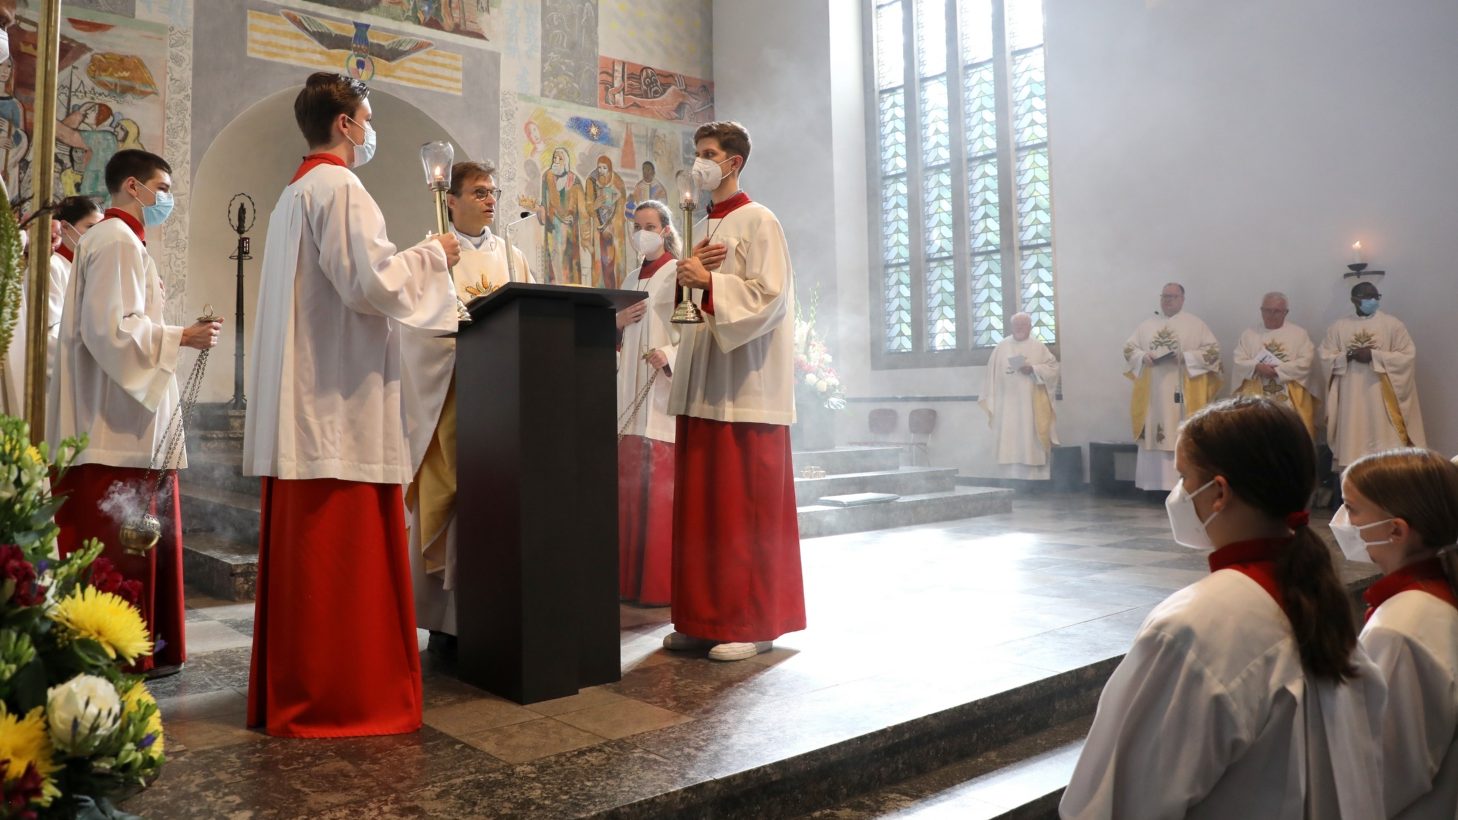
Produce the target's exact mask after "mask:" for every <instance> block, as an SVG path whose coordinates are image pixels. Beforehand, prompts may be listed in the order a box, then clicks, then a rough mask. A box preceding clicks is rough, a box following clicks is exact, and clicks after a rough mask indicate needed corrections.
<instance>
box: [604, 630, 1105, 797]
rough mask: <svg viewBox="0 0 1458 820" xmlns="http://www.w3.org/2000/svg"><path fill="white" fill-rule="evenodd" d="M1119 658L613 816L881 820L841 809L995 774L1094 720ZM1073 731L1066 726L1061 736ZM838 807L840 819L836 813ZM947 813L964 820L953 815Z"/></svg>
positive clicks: (833, 743) (753, 769)
mask: <svg viewBox="0 0 1458 820" xmlns="http://www.w3.org/2000/svg"><path fill="white" fill-rule="evenodd" d="M1118 661H1119V659H1118V658H1110V659H1108V660H1104V661H1099V662H1097V663H1092V664H1089V665H1087V666H1084V667H1081V668H1078V669H1074V670H1070V671H1068V672H1063V673H1059V674H1053V675H1050V676H1048V677H1045V678H1042V679H1039V680H1036V681H1032V682H1030V683H1026V684H1022V685H1014V686H1012V687H1010V688H1007V689H1005V690H1003V691H1000V692H997V693H995V694H988V695H986V696H985V697H980V698H976V699H973V700H969V701H966V702H962V703H949V704H948V705H947V706H946V707H945V708H940V709H935V710H933V711H931V712H929V713H928V714H925V715H923V716H921V717H915V718H911V719H909V720H901V721H898V722H895V723H894V724H893V725H890V726H886V727H883V728H881V729H877V730H873V731H870V732H866V733H864V734H860V735H856V736H853V737H844V738H840V739H838V740H833V741H831V742H829V743H828V744H827V745H822V746H820V747H819V748H814V749H812V750H810V751H806V752H803V753H800V754H796V755H792V756H790V757H787V758H784V759H781V760H776V761H774V762H770V763H765V764H762V765H759V766H752V767H750V768H748V769H744V770H741V771H737V772H735V773H733V774H729V775H726V776H723V777H716V778H711V779H709V780H707V781H706V782H702V783H697V784H694V785H692V786H689V787H687V788H684V789H680V790H678V791H673V792H667V793H665V794H662V795H658V796H657V797H653V798H649V799H647V800H643V801H639V802H637V803H635V804H633V805H630V806H623V807H620V808H619V809H617V810H615V811H614V812H613V813H612V815H613V816H615V817H634V818H639V817H785V816H796V814H797V813H798V816H810V817H817V818H819V817H824V818H832V817H833V818H842V817H876V816H882V815H884V814H887V813H889V812H888V811H886V810H885V809H886V808H894V807H884V808H882V809H881V810H872V811H865V812H862V813H858V812H857V811H855V810H853V809H851V810H845V809H846V806H847V804H848V803H849V802H853V801H854V800H855V799H856V798H857V797H860V796H869V795H874V794H876V793H877V792H879V791H881V790H885V789H891V788H894V787H895V785H896V784H901V783H908V782H909V781H914V780H915V779H916V778H919V777H921V776H923V775H925V774H927V773H929V772H936V771H938V770H940V769H943V768H945V767H947V766H948V765H949V764H951V763H953V762H955V761H965V760H970V759H977V758H983V759H984V763H983V766H984V768H986V769H996V768H998V767H999V765H1000V764H999V762H998V761H999V758H998V757H997V755H996V753H997V750H999V749H1005V748H1007V747H1009V746H1010V744H1015V743H1018V742H1024V745H1025V746H1026V747H1028V748H1032V747H1035V746H1036V745H1037V742H1036V740H1033V741H1029V740H1028V739H1029V738H1034V737H1035V736H1038V735H1040V734H1041V733H1045V732H1048V731H1049V730H1050V729H1053V728H1055V727H1061V726H1067V725H1069V724H1073V723H1075V722H1076V721H1079V720H1083V721H1087V720H1089V719H1091V717H1092V715H1093V712H1094V708H1095V706H1097V704H1098V697H1099V693H1100V692H1101V691H1102V689H1103V686H1104V683H1105V681H1107V680H1108V678H1109V675H1111V674H1113V671H1114V668H1115V667H1116V666H1117V665H1118ZM1075 731H1076V729H1075V728H1074V727H1069V728H1067V729H1066V730H1065V733H1066V734H1073V733H1074V732H1075ZM1021 749H1022V747H1019V751H1021ZM1025 756H1026V754H1025ZM959 774H960V773H959ZM1052 779H1057V778H1056V777H1055V778H1052ZM953 782H954V783H955V782H957V781H953ZM1065 782H1066V780H1065ZM848 798H849V800H848ZM824 807H834V808H831V809H829V810H827V811H826V813H821V814H806V813H807V812H819V811H821V810H822V809H823V808H824ZM838 810H840V811H841V813H836V812H837V811H838ZM947 816H949V817H962V816H963V815H960V814H957V813H955V812H954V813H952V814H949V815H947ZM1032 816H1041V815H1032Z"/></svg>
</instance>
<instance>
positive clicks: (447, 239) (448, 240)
mask: <svg viewBox="0 0 1458 820" xmlns="http://www.w3.org/2000/svg"><path fill="white" fill-rule="evenodd" d="M431 238H432V239H434V240H435V241H437V242H439V243H440V247H441V250H443V251H445V255H446V264H447V265H450V266H451V267H455V266H456V264H457V263H459V262H460V261H461V240H459V239H457V238H456V235H455V234H453V233H438V234H436V235H435V236H433V237H431Z"/></svg>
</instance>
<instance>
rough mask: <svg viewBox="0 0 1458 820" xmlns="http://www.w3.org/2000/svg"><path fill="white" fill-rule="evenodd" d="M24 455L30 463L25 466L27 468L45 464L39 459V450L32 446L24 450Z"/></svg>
mask: <svg viewBox="0 0 1458 820" xmlns="http://www.w3.org/2000/svg"><path fill="white" fill-rule="evenodd" d="M25 454H26V456H28V457H29V458H30V463H29V464H27V465H26V466H27V467H34V466H36V465H38V464H44V463H45V460H44V459H42V458H41V454H40V450H39V449H37V448H36V446H35V445H34V444H32V445H30V446H29V447H27V448H25Z"/></svg>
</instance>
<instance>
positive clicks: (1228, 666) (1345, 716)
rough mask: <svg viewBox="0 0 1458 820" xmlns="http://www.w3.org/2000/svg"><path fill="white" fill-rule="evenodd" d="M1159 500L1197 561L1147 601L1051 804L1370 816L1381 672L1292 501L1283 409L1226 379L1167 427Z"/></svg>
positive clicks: (1175, 813)
mask: <svg viewBox="0 0 1458 820" xmlns="http://www.w3.org/2000/svg"><path fill="white" fill-rule="evenodd" d="M1179 439H1180V444H1179V448H1178V450H1177V457H1176V471H1177V472H1178V474H1179V479H1178V481H1179V483H1178V484H1176V487H1175V489H1174V491H1173V492H1171V493H1170V495H1169V499H1168V500H1167V501H1166V504H1165V506H1166V511H1167V513H1168V515H1169V521H1170V529H1171V532H1172V535H1173V537H1174V540H1175V542H1176V543H1178V544H1180V545H1181V546H1184V547H1188V548H1190V549H1192V550H1198V551H1199V552H1200V553H1202V554H1203V556H1204V557H1205V558H1206V559H1207V562H1208V565H1209V568H1210V574H1209V575H1207V576H1205V577H1204V578H1202V579H1200V580H1198V581H1196V582H1195V583H1193V584H1191V585H1189V586H1187V587H1185V588H1184V589H1182V590H1180V591H1178V592H1176V593H1174V594H1173V595H1171V596H1169V597H1168V598H1166V599H1165V600H1164V601H1163V602H1161V603H1160V604H1158V605H1157V606H1155V607H1154V609H1153V610H1152V611H1151V612H1150V613H1149V615H1148V617H1146V618H1145V619H1144V623H1143V624H1142V625H1141V626H1140V627H1139V632H1138V634H1137V635H1135V637H1134V643H1133V646H1131V647H1130V648H1129V652H1128V654H1126V655H1125V656H1124V658H1123V659H1122V660H1121V661H1120V662H1119V666H1118V668H1117V669H1115V670H1114V674H1113V675H1112V676H1110V678H1109V680H1108V683H1107V684H1105V685H1104V690H1103V693H1102V694H1101V695H1100V696H1099V704H1098V709H1097V711H1096V712H1095V714H1094V720H1093V725H1092V726H1090V727H1089V733H1088V739H1087V741H1086V742H1085V743H1084V746H1083V749H1082V751H1081V752H1080V753H1079V758H1078V763H1077V764H1076V765H1075V766H1074V769H1073V775H1072V777H1071V778H1070V779H1069V782H1068V788H1067V789H1066V790H1065V791H1064V793H1063V798H1062V802H1061V803H1060V805H1059V812H1060V815H1061V816H1062V817H1064V818H1078V819H1079V820H1083V818H1088V819H1089V820H1094V819H1095V818H1097V819H1098V820H1110V819H1111V818H1117V820H1145V819H1146V818H1151V819H1152V818H1196V819H1197V820H1207V819H1208V820H1232V818H1233V820H1244V819H1245V818H1262V820H1310V819H1311V818H1358V817H1361V818H1380V817H1384V816H1385V815H1384V813H1383V811H1382V782H1381V759H1382V754H1381V750H1380V746H1379V744H1380V742H1381V736H1382V709H1383V704H1384V702H1385V700H1386V695H1387V691H1386V686H1385V685H1384V684H1383V681H1382V678H1381V675H1380V674H1378V672H1377V668H1376V667H1375V666H1374V665H1373V664H1372V661H1371V660H1370V659H1369V658H1368V657H1367V655H1366V653H1364V652H1363V651H1362V649H1361V648H1360V647H1359V646H1358V645H1357V626H1356V622H1355V618H1354V617H1353V613H1352V609H1351V604H1350V603H1349V601H1348V597H1347V591H1346V587H1345V586H1344V585H1343V584H1342V581H1341V579H1340V577H1339V576H1338V575H1337V571H1336V567H1335V564H1334V561H1333V558H1332V555H1331V550H1330V548H1329V547H1328V546H1327V545H1326V542H1325V541H1324V540H1323V539H1322V537H1321V536H1320V535H1318V534H1317V533H1316V532H1315V531H1313V530H1312V528H1311V526H1310V516H1309V514H1308V512H1307V511H1306V504H1307V500H1308V499H1309V498H1310V496H1311V492H1312V490H1313V489H1314V487H1315V484H1316V447H1315V444H1314V442H1312V440H1311V436H1310V435H1309V434H1308V433H1307V431H1306V426H1305V425H1304V424H1303V423H1302V421H1301V419H1300V417H1298V416H1297V415H1296V413H1295V412H1293V411H1292V410H1291V409H1290V408H1289V407H1286V406H1283V405H1279V404H1276V403H1275V402H1272V401H1269V400H1267V399H1253V398H1248V397H1243V396H1242V397H1236V398H1233V399H1229V400H1227V401H1223V402H1218V403H1215V404H1212V405H1210V406H1209V407H1207V408H1206V409H1205V410H1203V411H1201V412H1198V413H1196V414H1195V415H1193V416H1192V417H1191V418H1190V419H1189V420H1188V421H1187V422H1186V423H1185V425H1184V427H1183V428H1182V429H1181V431H1180V433H1179Z"/></svg>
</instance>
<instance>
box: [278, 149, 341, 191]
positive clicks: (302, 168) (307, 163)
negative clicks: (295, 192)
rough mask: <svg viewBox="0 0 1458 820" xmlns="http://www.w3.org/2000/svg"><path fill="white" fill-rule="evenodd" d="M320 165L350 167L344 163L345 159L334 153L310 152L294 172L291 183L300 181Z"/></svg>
mask: <svg viewBox="0 0 1458 820" xmlns="http://www.w3.org/2000/svg"><path fill="white" fill-rule="evenodd" d="M320 165H338V166H339V167H340V168H348V167H349V166H348V165H346V164H345V163H344V160H342V159H340V158H339V157H336V156H334V155H333V154H328V153H324V154H310V155H308V156H307V157H304V161H303V162H302V163H300V164H299V170H297V171H295V172H294V178H293V179H291V180H289V184H290V185H293V184H294V183H295V182H298V181H299V179H300V178H301V177H303V176H304V174H307V173H309V172H310V171H312V170H314V169H315V168H318V167H319V166H320Z"/></svg>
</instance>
